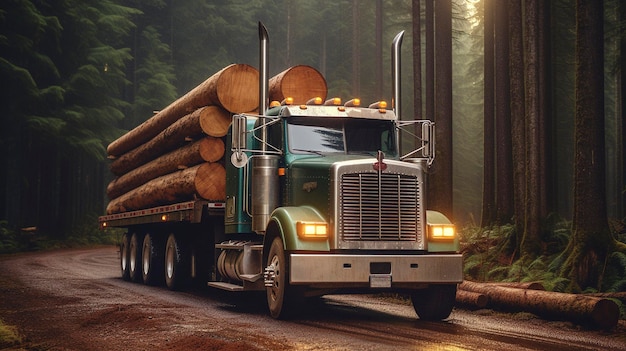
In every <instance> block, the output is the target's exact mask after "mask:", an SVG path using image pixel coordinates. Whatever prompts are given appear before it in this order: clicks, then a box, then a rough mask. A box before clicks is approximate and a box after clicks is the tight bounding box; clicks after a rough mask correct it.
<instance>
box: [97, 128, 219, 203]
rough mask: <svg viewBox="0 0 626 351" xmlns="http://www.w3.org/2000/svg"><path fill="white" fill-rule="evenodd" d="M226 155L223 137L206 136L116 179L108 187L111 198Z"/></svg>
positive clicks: (108, 194)
mask: <svg viewBox="0 0 626 351" xmlns="http://www.w3.org/2000/svg"><path fill="white" fill-rule="evenodd" d="M223 156H224V142H223V141H222V140H221V139H218V138H213V137H205V138H202V139H200V140H198V141H196V142H193V143H190V144H188V145H185V146H183V147H181V148H178V149H176V150H174V151H172V152H170V153H167V154H165V155H163V156H161V157H158V158H156V159H154V160H152V161H150V162H148V163H146V164H145V165H143V166H141V167H138V168H135V169H133V170H132V171H130V172H128V173H126V174H124V175H122V176H120V177H118V178H116V179H114V180H113V181H111V182H110V183H109V186H108V187H107V196H108V197H109V199H115V198H117V197H119V196H121V195H123V194H124V193H127V192H129V191H131V190H132V189H134V188H136V187H138V186H140V185H141V184H144V183H147V182H149V181H151V180H152V179H155V178H157V177H160V176H163V175H166V174H169V173H172V172H175V171H177V170H180V169H184V168H189V167H192V166H195V165H197V164H199V163H202V162H216V161H218V160H220V159H221V158H222V157H223Z"/></svg>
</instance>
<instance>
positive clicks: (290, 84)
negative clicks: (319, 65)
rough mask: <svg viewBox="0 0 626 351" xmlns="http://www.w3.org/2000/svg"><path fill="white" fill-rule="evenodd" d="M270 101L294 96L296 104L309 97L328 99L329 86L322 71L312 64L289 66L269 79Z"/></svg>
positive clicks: (305, 100) (302, 102) (304, 101)
mask: <svg viewBox="0 0 626 351" xmlns="http://www.w3.org/2000/svg"><path fill="white" fill-rule="evenodd" d="M268 93H269V99H270V101H274V100H275V101H283V99H285V98H286V97H292V98H293V103H294V104H297V105H299V104H304V103H306V102H307V101H308V100H309V99H311V98H314V97H321V98H322V100H325V99H326V95H327V94H328V87H327V85H326V80H325V79H324V76H322V74H321V73H319V72H318V71H317V70H316V69H315V68H313V67H311V66H305V65H298V66H293V67H291V68H288V69H286V70H284V71H282V72H281V73H279V74H277V75H275V76H274V77H272V78H271V79H270V81H269V92H268Z"/></svg>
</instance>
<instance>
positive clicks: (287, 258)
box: [99, 23, 463, 320]
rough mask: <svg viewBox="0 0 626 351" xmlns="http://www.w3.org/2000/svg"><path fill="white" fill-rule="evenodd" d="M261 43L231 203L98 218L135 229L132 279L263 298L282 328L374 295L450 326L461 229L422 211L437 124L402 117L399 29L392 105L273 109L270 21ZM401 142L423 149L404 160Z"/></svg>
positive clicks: (238, 134)
mask: <svg viewBox="0 0 626 351" xmlns="http://www.w3.org/2000/svg"><path fill="white" fill-rule="evenodd" d="M259 35H260V64H259V66H260V87H259V91H260V93H259V101H261V106H260V108H259V111H258V113H240V114H236V115H234V116H233V117H232V123H231V125H230V127H229V131H228V135H227V136H226V137H225V144H226V148H225V149H226V150H227V155H226V156H225V157H224V158H225V171H226V183H225V184H226V189H225V194H226V196H225V198H224V199H223V201H210V200H204V199H194V200H191V201H185V202H180V203H174V204H167V205H163V206H156V207H151V208H146V209H139V210H133V211H125V212H121V213H115V214H110V215H105V216H101V217H100V218H99V223H100V227H101V228H108V227H118V228H126V230H127V232H126V234H124V236H123V240H122V242H121V247H120V267H121V274H122V277H123V278H124V279H126V280H129V281H135V282H140V283H145V284H160V283H164V284H165V285H166V286H167V287H168V288H170V289H173V290H176V289H180V288H182V287H184V286H186V285H188V284H190V283H196V284H200V285H202V286H207V285H208V286H209V287H211V288H214V289H220V290H225V291H230V292H233V293H234V292H241V291H265V292H266V296H267V299H266V300H267V307H268V310H269V313H270V315H271V316H272V317H274V318H285V317H289V316H293V315H294V314H296V313H297V311H298V307H299V306H301V305H302V302H303V301H304V300H305V299H307V298H311V297H315V296H321V295H327V294H338V293H375V292H397V293H402V294H406V295H408V296H410V297H411V300H412V303H413V306H414V309H415V311H416V313H417V315H418V316H419V318H421V319H427V320H441V319H445V318H447V317H448V316H449V314H450V313H451V311H452V308H453V306H454V302H455V295H456V289H457V284H458V283H460V282H461V281H462V278H463V274H462V255H461V254H460V253H459V240H458V237H457V233H456V230H455V226H454V224H453V223H452V222H451V221H450V220H449V219H448V218H447V217H446V216H445V215H443V214H442V213H439V212H436V211H430V210H427V207H426V206H427V199H426V183H427V170H428V168H429V166H430V165H431V164H432V162H433V161H434V157H435V140H434V135H435V133H434V128H435V125H434V123H433V122H432V121H430V120H414V121H407V120H403V119H401V118H400V116H399V112H400V89H399V87H400V84H399V82H400V72H399V68H400V55H399V53H400V46H401V42H402V36H403V33H402V32H401V33H399V34H398V35H397V36H396V38H395V39H394V41H393V45H392V61H393V69H392V71H393V72H392V78H393V84H392V85H393V87H394V92H393V100H392V101H393V104H392V106H387V104H386V103H385V102H384V101H379V102H375V103H373V104H371V105H368V106H361V102H360V101H359V100H358V99H352V100H349V101H348V102H345V103H342V102H341V100H340V99H338V98H332V99H328V100H323V99H320V98H319V97H315V96H312V97H311V99H310V100H309V101H307V102H306V103H303V104H293V103H290V99H289V97H287V98H285V99H284V100H283V101H280V102H271V103H270V102H269V101H268V98H267V71H268V69H267V66H268V65H267V62H268V58H267V45H268V42H269V38H268V34H267V30H266V29H265V27H264V26H263V25H262V24H260V23H259ZM400 133H404V134H403V135H411V136H412V137H413V138H415V141H416V143H415V145H416V148H415V150H413V151H411V152H409V153H406V154H404V155H402V154H401V153H400V147H399V139H400V137H399V136H400Z"/></svg>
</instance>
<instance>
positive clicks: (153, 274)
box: [141, 234, 163, 285]
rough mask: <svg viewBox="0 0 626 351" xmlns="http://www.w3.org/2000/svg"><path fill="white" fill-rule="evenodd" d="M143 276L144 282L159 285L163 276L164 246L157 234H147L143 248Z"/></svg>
mask: <svg viewBox="0 0 626 351" xmlns="http://www.w3.org/2000/svg"><path fill="white" fill-rule="evenodd" d="M141 251H142V252H141V258H142V259H141V277H142V280H143V282H144V284H148V285H157V284H159V283H160V281H159V280H160V279H162V278H163V274H162V272H161V270H162V269H163V247H162V244H161V243H160V240H159V238H158V236H157V235H154V234H146V235H145V236H144V237H143V246H142V250H141Z"/></svg>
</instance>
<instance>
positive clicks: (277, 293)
mask: <svg viewBox="0 0 626 351" xmlns="http://www.w3.org/2000/svg"><path fill="white" fill-rule="evenodd" d="M265 275H266V279H265V280H266V284H268V283H271V286H267V285H266V287H267V288H266V292H267V306H268V308H269V312H270V315H271V316H272V317H273V318H276V319H285V318H289V317H291V316H292V315H293V314H294V313H295V312H296V310H295V308H296V306H297V302H298V301H300V294H299V293H298V291H296V289H295V288H294V287H292V286H290V285H289V265H288V263H287V258H286V256H285V249H284V248H283V241H282V240H281V238H279V237H277V238H274V241H272V245H271V246H270V250H269V255H268V257H267V267H266V269H265Z"/></svg>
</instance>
